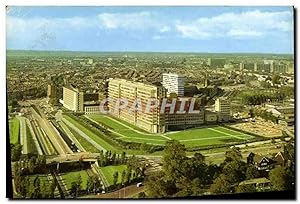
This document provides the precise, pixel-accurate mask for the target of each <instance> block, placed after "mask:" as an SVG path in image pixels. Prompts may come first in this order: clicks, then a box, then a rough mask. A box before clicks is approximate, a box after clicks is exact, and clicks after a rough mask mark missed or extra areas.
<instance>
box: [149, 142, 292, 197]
mask: <svg viewBox="0 0 300 204" xmlns="http://www.w3.org/2000/svg"><path fill="white" fill-rule="evenodd" d="M185 150H186V149H185V146H184V145H182V144H180V143H179V142H178V141H174V140H173V141H168V142H167V144H166V147H165V152H164V156H163V166H162V170H161V171H158V172H156V173H154V174H153V175H151V176H150V177H149V178H148V179H147V181H146V194H145V195H143V196H146V197H149V198H170V197H186V196H200V195H204V194H205V193H207V192H209V193H212V194H226V193H240V192H256V188H255V187H253V186H240V185H238V184H239V183H240V182H241V181H244V180H248V179H254V178H259V177H261V176H262V175H261V173H262V172H260V171H258V170H257V168H256V167H255V166H253V165H252V164H248V163H246V162H244V161H243V160H242V154H241V152H240V151H239V149H237V148H233V149H230V150H229V151H227V152H226V153H225V159H224V161H223V162H222V163H221V164H220V165H215V164H206V162H205V157H204V156H203V155H202V154H200V153H195V155H194V156H193V157H191V158H189V157H187V156H186V152H185ZM293 175H294V172H293V171H292V169H291V168H290V167H282V166H279V167H276V168H274V169H272V170H271V171H270V173H269V179H270V180H271V184H272V187H271V190H289V189H291V188H293V186H292V178H293Z"/></svg>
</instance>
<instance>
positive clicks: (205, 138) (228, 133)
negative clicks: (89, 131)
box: [88, 115, 253, 147]
mask: <svg viewBox="0 0 300 204" xmlns="http://www.w3.org/2000/svg"><path fill="white" fill-rule="evenodd" d="M88 117H89V118H90V119H92V120H94V121H96V122H99V123H102V124H105V125H106V126H108V127H110V128H111V129H112V130H113V131H115V132H117V133H118V134H119V136H120V138H121V139H122V140H124V141H129V142H139V143H149V144H164V143H165V142H166V141H168V140H171V139H175V140H179V141H180V142H181V143H182V144H185V145H186V146H187V147H194V146H208V145H218V144H225V143H233V142H243V141H246V140H248V139H251V138H253V136H251V135H247V134H245V133H241V132H238V131H235V130H231V129H227V128H225V127H222V126H214V127H203V128H198V129H188V130H184V131H176V132H167V133H164V134H151V133H143V132H141V131H139V130H135V129H133V128H132V126H128V125H126V124H125V125H123V124H122V123H121V122H120V121H118V120H115V119H113V118H110V117H109V116H107V115H89V116H88Z"/></svg>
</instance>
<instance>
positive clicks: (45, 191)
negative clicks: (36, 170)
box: [41, 181, 51, 198]
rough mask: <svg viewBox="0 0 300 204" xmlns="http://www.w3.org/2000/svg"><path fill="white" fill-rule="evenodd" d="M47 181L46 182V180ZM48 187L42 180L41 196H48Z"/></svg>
mask: <svg viewBox="0 0 300 204" xmlns="http://www.w3.org/2000/svg"><path fill="white" fill-rule="evenodd" d="M47 183H48V182H47ZM50 194H51V193H50V188H49V186H48V185H46V182H45V181H43V182H42V186H41V198H49V197H50Z"/></svg>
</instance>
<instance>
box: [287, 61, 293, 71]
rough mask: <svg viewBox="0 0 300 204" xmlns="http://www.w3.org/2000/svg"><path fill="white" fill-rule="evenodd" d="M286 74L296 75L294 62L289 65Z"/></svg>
mask: <svg viewBox="0 0 300 204" xmlns="http://www.w3.org/2000/svg"><path fill="white" fill-rule="evenodd" d="M286 72H287V73H288V74H294V63H293V62H291V63H289V64H288V66H287V71H286Z"/></svg>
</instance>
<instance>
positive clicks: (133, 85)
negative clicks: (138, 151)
mask: <svg viewBox="0 0 300 204" xmlns="http://www.w3.org/2000/svg"><path fill="white" fill-rule="evenodd" d="M165 96H166V90H165V88H164V87H163V86H159V85H153V84H145V83H140V82H133V81H128V80H125V79H110V80H109V86H108V97H109V98H110V100H111V101H110V102H109V104H108V108H109V110H110V114H111V115H113V116H114V117H117V118H120V119H122V120H125V121H127V122H129V123H131V124H134V125H136V126H138V127H140V128H142V129H144V130H146V131H148V132H151V133H163V132H165V116H164V114H160V108H159V106H158V107H157V108H152V109H150V111H149V112H146V111H145V108H146V106H147V103H148V101H149V99H150V98H152V99H157V100H158V101H160V100H161V99H162V98H164V97H165ZM119 99H126V100H127V101H128V105H127V107H133V106H136V105H138V104H140V106H141V107H140V108H142V111H139V107H136V108H134V110H133V111H129V108H126V109H122V108H120V107H119V105H122V104H120V102H119ZM138 100H139V102H138ZM137 102H138V103H137ZM135 104H136V105H135Z"/></svg>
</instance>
